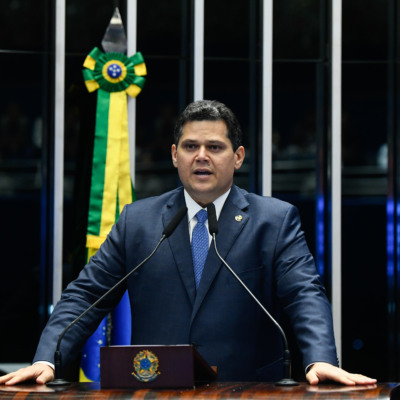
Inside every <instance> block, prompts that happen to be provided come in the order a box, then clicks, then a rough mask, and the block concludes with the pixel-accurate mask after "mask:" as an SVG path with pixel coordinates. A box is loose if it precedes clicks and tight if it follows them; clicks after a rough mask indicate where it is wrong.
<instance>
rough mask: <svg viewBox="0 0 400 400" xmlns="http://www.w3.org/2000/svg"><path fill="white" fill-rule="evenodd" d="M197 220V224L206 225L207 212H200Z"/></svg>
mask: <svg viewBox="0 0 400 400" xmlns="http://www.w3.org/2000/svg"><path fill="white" fill-rule="evenodd" d="M196 218H197V222H199V223H201V224H204V222H206V220H207V210H200V211H199V212H198V213H197V214H196Z"/></svg>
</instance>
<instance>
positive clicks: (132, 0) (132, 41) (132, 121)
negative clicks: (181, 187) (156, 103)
mask: <svg viewBox="0 0 400 400" xmlns="http://www.w3.org/2000/svg"><path fill="white" fill-rule="evenodd" d="M126 25H127V27H126V28H127V40H128V50H127V54H128V55H130V54H135V53H136V42H137V30H136V26H137V1H136V0H129V1H128V2H127V18H126ZM128 132H129V155H130V157H129V159H130V170H131V179H132V184H133V187H135V175H136V157H135V154H136V98H132V97H130V96H128Z"/></svg>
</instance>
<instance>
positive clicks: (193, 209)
mask: <svg viewBox="0 0 400 400" xmlns="http://www.w3.org/2000/svg"><path fill="white" fill-rule="evenodd" d="M230 192H231V189H230V188H229V190H227V191H226V192H225V193H224V194H223V195H221V196H219V197H218V199H216V200H214V201H213V203H214V206H215V213H216V215H217V220H218V218H219V215H220V214H221V211H222V207H223V206H224V204H225V201H226V199H227V198H228V196H229V193H230ZM184 195H185V202H186V207H187V208H188V221H191V220H192V218H193V217H194V216H195V215H196V214H197V212H198V211H200V210H201V209H202V208H203V207H201V205H200V204H198V203H196V202H195V201H194V200H193V199H192V198H191V197H190V195H189V193H188V192H187V191H186V189H185V190H184Z"/></svg>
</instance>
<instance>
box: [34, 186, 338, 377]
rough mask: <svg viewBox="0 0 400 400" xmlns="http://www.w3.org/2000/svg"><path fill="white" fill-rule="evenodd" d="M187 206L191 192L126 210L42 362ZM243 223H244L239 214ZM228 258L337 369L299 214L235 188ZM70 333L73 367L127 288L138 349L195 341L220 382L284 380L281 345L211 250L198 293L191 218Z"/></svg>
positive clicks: (309, 358) (51, 326) (326, 309)
mask: <svg viewBox="0 0 400 400" xmlns="http://www.w3.org/2000/svg"><path fill="white" fill-rule="evenodd" d="M184 204H185V200H184V195H183V188H179V189H176V190H173V191H171V192H168V193H165V194H163V195H161V196H159V197H154V198H149V199H145V200H139V201H136V202H134V203H132V204H130V205H128V206H126V207H125V208H124V210H123V212H122V213H121V216H120V218H119V220H118V222H117V224H116V225H115V226H114V227H113V229H112V231H111V233H110V234H109V236H108V238H107V240H106V241H105V242H104V243H103V245H102V246H101V248H100V249H99V251H98V252H97V253H96V254H95V255H94V256H93V257H92V258H91V260H90V261H89V263H88V265H87V266H86V267H85V268H84V269H83V270H82V272H81V273H80V275H79V277H78V279H77V280H75V281H74V282H72V283H71V284H70V285H69V286H68V287H67V289H66V290H65V291H64V292H63V295H62V297H61V300H60V301H59V302H58V304H57V306H56V308H55V310H54V312H53V314H52V316H51V318H50V320H49V322H48V324H47V326H46V328H45V330H44V331H43V334H42V337H41V340H40V343H39V346H38V349H37V353H36V355H35V360H34V361H36V360H48V361H50V362H52V361H53V356H54V350H55V345H56V341H57V338H58V336H59V334H60V332H61V331H62V329H63V328H64V327H65V326H66V325H67V323H69V322H70V321H72V320H73V319H74V318H75V317H76V316H78V315H79V314H80V313H81V312H82V311H83V310H84V309H85V308H86V307H88V306H89V305H90V304H91V303H93V302H94V301H95V300H96V299H97V298H99V297H100V296H101V295H102V294H103V293H104V292H105V291H106V290H108V289H109V288H110V287H111V286H112V285H113V284H115V283H116V282H117V281H118V280H119V279H121V278H122V277H123V276H124V275H125V274H126V273H128V272H129V271H130V270H132V268H133V267H134V266H136V265H137V264H139V263H140V262H141V261H142V260H143V259H144V258H145V257H147V256H148V255H149V254H150V252H151V251H152V250H153V248H154V247H155V246H156V244H157V242H158V240H159V239H160V237H161V235H162V231H163V229H164V228H165V226H166V225H167V224H168V223H169V221H170V220H171V219H172V217H173V216H174V215H175V213H176V212H177V211H178V209H179V208H180V207H181V206H182V205H184ZM237 217H238V218H237ZM218 228H219V232H218V234H217V237H216V238H217V248H218V250H219V253H220V254H221V256H222V257H223V258H224V259H225V260H226V261H227V263H228V264H229V265H230V266H231V267H232V268H233V270H234V271H235V272H236V273H237V274H238V275H239V277H240V278H241V279H242V280H243V282H244V283H245V284H246V285H247V286H248V287H249V288H250V290H251V291H252V292H253V293H254V294H255V295H256V296H257V298H258V299H259V300H260V301H261V302H262V303H263V305H264V306H265V307H266V308H267V310H269V312H270V313H271V314H272V315H273V316H274V317H275V318H277V319H279V310H280V309H283V310H284V312H285V313H286V314H287V315H288V317H289V319H290V322H291V324H292V326H293V330H294V333H295V335H296V338H297V342H298V346H299V349H300V351H301V353H302V357H303V360H302V361H303V365H304V366H307V365H309V364H310V363H313V362H316V361H325V362H329V363H331V364H334V365H337V356H336V349H335V342H334V337H333V329H332V316H331V307H330V304H329V302H328V300H327V298H326V295H325V291H324V288H323V286H322V285H321V283H320V279H319V276H318V274H317V271H316V268H315V264H314V260H313V258H312V255H311V254H310V252H309V249H308V247H307V244H306V241H305V238H304V233H303V232H302V230H301V227H300V219H299V215H298V212H297V210H296V208H295V207H293V206H292V205H290V204H288V203H285V202H282V201H280V200H277V199H274V198H269V197H261V196H258V195H255V194H250V193H248V192H246V191H244V190H242V189H239V188H238V187H236V186H233V187H232V190H231V193H230V194H229V196H228V198H227V200H226V202H225V205H224V207H223V209H222V212H221V215H220V217H219V220H218ZM122 286H123V287H121V289H120V290H118V291H117V292H116V293H113V294H112V295H111V296H110V297H109V298H108V299H106V300H104V302H103V304H101V305H100V306H99V307H97V308H95V309H93V310H92V312H91V313H89V314H87V315H86V316H85V318H83V320H82V321H81V322H79V323H78V324H77V325H76V326H74V327H73V328H72V329H70V331H69V332H68V333H67V334H66V335H65V337H64V340H63V341H62V344H61V351H62V354H63V360H64V362H68V361H70V360H71V358H73V357H76V356H77V355H78V354H79V351H80V350H81V347H82V346H83V344H84V343H85V341H86V339H87V338H88V337H89V336H90V334H91V333H92V332H93V331H94V330H95V329H96V327H97V325H98V323H99V322H100V321H101V319H102V318H103V317H104V316H105V315H106V314H107V313H108V312H109V311H110V310H111V309H112V308H113V307H115V305H116V304H117V303H118V301H119V299H120V298H121V296H122V294H123V292H124V291H125V289H126V288H127V289H128V291H129V298H130V303H131V309H132V344H187V343H194V344H195V345H196V346H197V349H198V351H199V352H200V353H201V354H202V355H203V356H204V358H205V359H206V360H207V361H208V362H209V364H210V365H215V366H217V367H218V378H219V380H225V381H234V380H242V381H256V380H265V381H272V380H276V379H278V378H280V377H281V373H282V366H281V358H282V339H281V337H280V335H279V333H278V330H277V328H276V327H275V326H274V325H273V324H272V323H271V321H269V320H268V318H267V317H266V316H265V314H263V312H262V311H261V310H260V309H259V307H258V306H257V305H256V303H255V302H254V300H253V299H252V298H251V297H250V296H249V294H248V293H247V292H245V290H244V289H243V288H242V287H241V285H240V284H239V283H238V282H237V281H236V280H235V279H234V277H233V276H232V275H231V274H230V272H229V271H228V270H227V269H226V267H225V266H224V265H223V264H222V263H221V262H220V260H219V259H218V258H217V255H216V254H215V251H214V248H213V247H211V248H210V251H209V254H208V258H207V260H206V264H205V266H204V271H203V275H202V278H201V282H200V286H199V288H198V290H197V293H196V289H195V281H194V273H193V264H192V257H191V249H190V243H189V230H188V221H187V218H184V220H183V221H182V222H181V223H180V224H179V226H178V227H177V229H176V231H175V232H174V233H173V234H172V235H171V236H170V237H169V238H168V239H166V240H165V241H164V242H163V243H162V244H161V246H160V248H159V249H158V251H157V252H156V254H155V255H154V257H153V258H152V259H151V260H150V261H148V262H147V263H146V264H144V265H143V266H142V267H141V268H140V269H139V270H138V271H136V272H135V273H134V274H133V275H132V276H131V277H130V278H129V279H128V281H127V284H126V285H122Z"/></svg>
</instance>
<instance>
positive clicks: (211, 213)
mask: <svg viewBox="0 0 400 400" xmlns="http://www.w3.org/2000/svg"><path fill="white" fill-rule="evenodd" d="M207 214H208V230H209V232H210V235H211V236H213V235H214V234H217V233H218V222H217V213H216V212H215V206H214V203H210V204H209V205H208V206H207Z"/></svg>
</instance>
